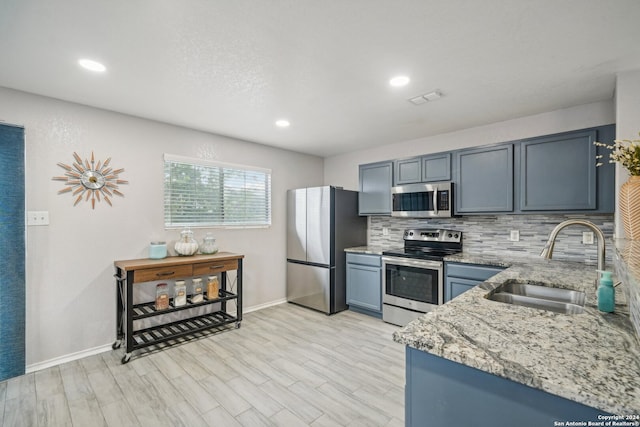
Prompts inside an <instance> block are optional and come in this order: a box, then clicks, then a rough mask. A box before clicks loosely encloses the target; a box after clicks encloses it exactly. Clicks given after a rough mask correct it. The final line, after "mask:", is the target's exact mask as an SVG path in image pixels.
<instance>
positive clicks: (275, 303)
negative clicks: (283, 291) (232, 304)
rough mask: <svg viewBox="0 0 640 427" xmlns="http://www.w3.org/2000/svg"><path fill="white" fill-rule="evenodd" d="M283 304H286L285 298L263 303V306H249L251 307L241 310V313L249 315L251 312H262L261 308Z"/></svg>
mask: <svg viewBox="0 0 640 427" xmlns="http://www.w3.org/2000/svg"><path fill="white" fill-rule="evenodd" d="M285 302H287V299H286V298H283V299H279V300H275V301H271V302H265V303H264V304H258V305H254V306H251V307H247V308H245V309H244V310H242V312H243V313H251V312H252V311H258V310H262V309H263V308H268V307H273V306H274V305H280V304H283V303H285Z"/></svg>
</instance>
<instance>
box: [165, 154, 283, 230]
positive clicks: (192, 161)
mask: <svg viewBox="0 0 640 427" xmlns="http://www.w3.org/2000/svg"><path fill="white" fill-rule="evenodd" d="M171 163H173V164H180V165H184V166H188V165H190V166H194V167H201V168H209V170H210V172H212V171H216V173H217V178H218V179H219V180H220V184H219V186H218V189H216V190H212V192H211V193H215V192H217V193H218V194H217V197H220V198H222V199H224V197H225V194H224V192H225V189H227V190H228V189H230V188H236V189H238V188H241V189H242V190H243V191H244V192H245V193H244V194H246V191H247V188H246V182H245V185H244V186H243V187H233V186H225V185H224V181H225V178H226V179H227V180H228V179H231V177H230V176H229V175H230V173H227V172H225V169H226V170H229V169H230V170H231V173H234V172H240V173H243V174H246V173H247V172H254V173H259V174H264V175H265V189H264V191H265V192H266V194H265V195H264V197H265V202H266V203H265V205H264V209H265V210H266V212H265V216H264V219H262V218H261V219H260V220H258V221H250V220H249V218H247V217H244V221H243V222H231V221H226V220H225V218H224V216H225V214H224V211H223V212H222V214H221V216H220V221H219V222H218V221H215V220H214V219H215V218H213V217H211V218H209V221H206V222H205V221H202V222H199V221H198V222H178V221H176V219H173V220H172V218H171V214H167V206H168V204H169V203H170V201H169V200H168V199H170V198H171V196H170V195H168V194H167V191H171V190H172V188H170V187H171V186H170V185H169V186H168V185H167V184H168V183H169V182H170V181H168V180H167V178H168V177H167V168H168V166H169V165H168V164H171ZM271 181H272V170H271V169H267V168H261V167H256V166H249V165H242V164H237V163H229V162H220V161H216V160H208V159H200V158H193V157H187V156H181V155H176V154H169V153H164V156H163V221H164V227H165V229H179V228H184V227H190V228H240V229H244V228H269V227H271V225H272V224H273V215H272V183H271ZM173 190H175V189H173ZM220 192H222V194H220ZM196 193H197V191H196V190H193V193H191V194H190V195H194V194H196ZM211 193H207V194H211ZM245 202H246V199H245ZM223 205H224V203H223ZM261 207H262V206H261ZM222 209H224V208H222ZM244 209H246V204H245V205H244ZM211 215H212V216H213V215H215V214H213V213H212V214H211ZM198 219H206V216H204V215H203V216H201V217H199V218H198Z"/></svg>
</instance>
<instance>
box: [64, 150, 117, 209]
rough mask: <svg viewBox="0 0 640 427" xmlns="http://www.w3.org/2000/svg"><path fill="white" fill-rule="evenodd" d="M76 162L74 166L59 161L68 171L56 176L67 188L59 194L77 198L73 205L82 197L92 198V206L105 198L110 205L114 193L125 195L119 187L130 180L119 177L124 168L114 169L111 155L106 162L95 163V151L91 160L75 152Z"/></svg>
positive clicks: (86, 199)
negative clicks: (111, 164) (110, 165)
mask: <svg viewBox="0 0 640 427" xmlns="http://www.w3.org/2000/svg"><path fill="white" fill-rule="evenodd" d="M73 158H74V159H75V162H74V163H73V165H72V166H69V165H66V164H64V163H58V166H60V167H61V168H62V169H64V170H65V171H66V172H65V173H64V176H54V177H53V180H55V181H64V182H65V188H63V189H62V190H60V191H58V194H63V193H71V194H72V195H74V196H77V197H76V198H75V202H74V203H73V206H75V205H77V204H78V203H80V201H81V200H82V199H84V200H85V201H86V202H88V201H89V200H91V208H92V209H95V208H96V200H97V201H98V202H100V200H101V199H104V201H105V202H107V203H108V204H109V206H113V205H112V204H111V198H112V197H113V195H116V196H121V197H124V194H122V193H121V192H120V191H119V190H118V188H119V186H120V185H121V184H128V183H129V182H128V181H125V180H123V179H119V178H118V175H119V174H120V173H122V172H124V169H115V170H114V169H113V168H110V167H109V163H111V157H109V158H108V159H107V160H105V161H104V162H101V161H100V160H98V163H97V164H96V163H95V158H94V156H93V151H92V152H91V161H89V159H84V161H83V160H82V158H81V157H80V156H79V155H78V154H77V153H75V152H74V153H73Z"/></svg>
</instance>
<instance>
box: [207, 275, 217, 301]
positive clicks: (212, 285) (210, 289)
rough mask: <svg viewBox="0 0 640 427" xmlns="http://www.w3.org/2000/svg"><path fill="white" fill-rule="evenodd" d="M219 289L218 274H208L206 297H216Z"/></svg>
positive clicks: (210, 298)
mask: <svg viewBox="0 0 640 427" xmlns="http://www.w3.org/2000/svg"><path fill="white" fill-rule="evenodd" d="M219 291H220V283H219V282H218V276H209V280H208V282H207V299H208V300H212V299H216V298H218V292H219Z"/></svg>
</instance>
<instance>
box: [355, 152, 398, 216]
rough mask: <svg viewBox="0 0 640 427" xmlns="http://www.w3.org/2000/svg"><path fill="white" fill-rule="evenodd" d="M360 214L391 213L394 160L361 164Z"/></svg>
mask: <svg viewBox="0 0 640 427" xmlns="http://www.w3.org/2000/svg"><path fill="white" fill-rule="evenodd" d="M359 182H360V189H359V190H360V192H359V194H358V213H359V214H360V215H391V187H392V186H393V162H392V161H388V162H378V163H369V164H366V165H360V177H359Z"/></svg>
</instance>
